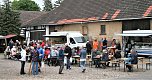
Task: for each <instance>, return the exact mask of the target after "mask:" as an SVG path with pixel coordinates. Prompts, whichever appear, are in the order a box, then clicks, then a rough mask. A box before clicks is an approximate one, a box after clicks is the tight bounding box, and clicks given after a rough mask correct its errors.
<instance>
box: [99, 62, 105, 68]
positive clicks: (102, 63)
mask: <svg viewBox="0 0 152 80" xmlns="http://www.w3.org/2000/svg"><path fill="white" fill-rule="evenodd" d="M100 64H101V65H102V68H103V69H105V68H106V61H100Z"/></svg>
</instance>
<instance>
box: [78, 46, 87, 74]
mask: <svg viewBox="0 0 152 80" xmlns="http://www.w3.org/2000/svg"><path fill="white" fill-rule="evenodd" d="M86 55H87V52H86V49H85V48H84V47H82V49H81V51H80V67H81V70H82V73H84V72H85V70H86V68H85V63H86Z"/></svg>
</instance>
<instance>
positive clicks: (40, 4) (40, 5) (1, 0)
mask: <svg viewBox="0 0 152 80" xmlns="http://www.w3.org/2000/svg"><path fill="white" fill-rule="evenodd" d="M10 1H13V0H10ZM32 1H35V2H36V3H37V4H38V5H39V7H40V8H41V9H43V5H44V4H43V0H32ZM55 1H56V0H52V3H53V2H55ZM0 4H3V0H0Z"/></svg>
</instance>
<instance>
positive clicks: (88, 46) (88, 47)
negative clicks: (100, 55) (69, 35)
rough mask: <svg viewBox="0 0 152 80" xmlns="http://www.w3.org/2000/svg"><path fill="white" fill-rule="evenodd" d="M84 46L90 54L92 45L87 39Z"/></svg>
mask: <svg viewBox="0 0 152 80" xmlns="http://www.w3.org/2000/svg"><path fill="white" fill-rule="evenodd" d="M86 48H87V53H88V55H91V50H92V46H91V44H90V42H89V41H87V44H86Z"/></svg>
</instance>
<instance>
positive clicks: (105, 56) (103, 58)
mask: <svg viewBox="0 0 152 80" xmlns="http://www.w3.org/2000/svg"><path fill="white" fill-rule="evenodd" d="M108 56H109V54H108V51H107V50H106V49H104V50H103V54H102V57H101V61H105V62H108V60H109V57H108ZM102 66H103V68H106V64H102ZM107 66H109V63H107Z"/></svg>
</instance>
